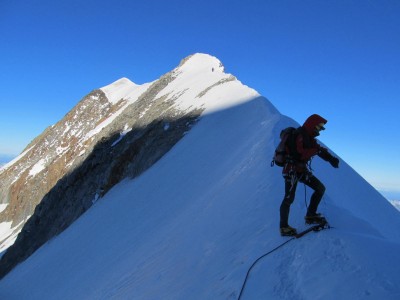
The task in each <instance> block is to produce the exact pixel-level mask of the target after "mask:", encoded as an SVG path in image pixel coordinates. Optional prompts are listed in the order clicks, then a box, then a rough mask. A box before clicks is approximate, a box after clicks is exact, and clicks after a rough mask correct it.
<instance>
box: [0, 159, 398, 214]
mask: <svg viewBox="0 0 400 300" xmlns="http://www.w3.org/2000/svg"><path fill="white" fill-rule="evenodd" d="M19 155H20V154H18V155H11V154H10V155H4V154H0V168H2V167H3V166H5V165H6V164H8V163H9V162H10V161H12V160H13V159H15V158H17V157H18V156H19ZM359 175H360V174H359ZM360 176H361V175H360ZM361 177H362V176H361ZM364 179H365V178H364ZM368 183H369V182H368ZM369 184H371V183H369ZM371 185H372V184H371ZM372 186H373V185H372ZM374 188H375V189H376V190H377V191H378V192H379V193H380V194H381V195H382V196H383V197H384V198H385V199H386V200H387V201H389V202H390V203H391V204H392V205H393V206H394V207H395V208H397V209H399V210H400V208H399V207H400V206H399V204H398V202H400V192H397V191H391V190H386V191H385V190H379V189H377V188H376V187H374ZM392 202H396V203H392Z"/></svg>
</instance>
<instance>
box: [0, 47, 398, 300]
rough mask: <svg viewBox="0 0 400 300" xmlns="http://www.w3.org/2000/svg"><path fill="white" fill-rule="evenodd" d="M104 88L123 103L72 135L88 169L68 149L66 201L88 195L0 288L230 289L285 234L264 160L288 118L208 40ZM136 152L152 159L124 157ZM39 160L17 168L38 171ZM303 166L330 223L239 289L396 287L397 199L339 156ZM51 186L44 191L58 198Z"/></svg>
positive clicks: (88, 294)
mask: <svg viewBox="0 0 400 300" xmlns="http://www.w3.org/2000/svg"><path fill="white" fill-rule="evenodd" d="M101 91H102V92H103V93H104V95H105V97H106V98H107V101H108V102H109V103H111V105H117V103H120V104H119V106H114V107H113V108H110V110H108V111H107V113H105V114H104V115H103V117H102V119H101V121H97V122H94V123H93V124H91V125H90V126H89V127H87V128H86V129H85V130H86V131H85V132H82V135H81V136H80V135H79V136H78V135H76V141H78V142H79V141H80V140H79V138H80V137H81V138H82V141H85V142H82V143H83V145H86V148H85V151H86V152H85V153H86V154H83V155H82V156H80V157H79V158H76V156H71V159H72V160H75V159H78V160H79V164H81V165H83V166H84V167H85V169H84V170H85V172H86V173H79V172H81V169H80V167H79V165H78V164H77V162H76V163H74V162H71V168H72V167H75V168H77V169H75V171H74V174H75V173H77V174H78V175H79V174H85V176H78V175H76V177H68V180H69V181H68V183H69V184H70V185H69V186H71V185H73V186H74V188H77V187H75V186H79V185H81V186H82V187H81V189H79V190H76V191H74V193H73V194H74V195H71V198H70V199H69V202H68V203H71V201H75V200H74V199H75V198H74V196H75V194H79V196H80V197H81V198H80V199H86V198H85V197H87V199H88V202H87V203H89V202H90V203H92V202H93V204H90V205H89V204H88V209H87V211H86V212H85V213H84V214H82V215H80V217H79V218H77V219H76V221H74V222H73V223H72V225H70V226H69V227H68V228H66V229H65V230H64V231H62V232H60V233H58V235H57V236H55V237H53V238H52V239H51V240H50V241H48V242H46V243H44V244H43V246H41V247H40V248H39V249H38V250H36V252H34V253H33V254H32V255H31V256H30V257H29V258H27V259H26V260H25V261H23V262H21V263H20V264H19V265H17V266H16V267H15V268H14V269H13V270H12V271H11V272H9V273H8V274H7V275H6V276H5V277H4V278H3V279H2V280H1V281H0V299H174V300H176V299H182V300H184V299H221V300H222V299H238V298H239V294H240V292H241V289H242V287H243V284H244V281H245V278H246V274H247V272H248V270H249V268H250V266H251V265H252V264H253V263H254V262H255V261H256V260H257V259H258V258H260V257H261V256H262V255H264V254H266V253H268V252H270V251H271V250H273V249H275V248H276V247H278V246H280V245H282V244H284V243H285V242H286V241H288V238H286V237H281V236H280V234H279V206H280V203H281V201H282V197H283V193H284V191H283V189H284V187H283V180H282V178H281V169H280V168H278V167H273V168H272V167H271V166H270V161H271V158H272V155H273V152H274V150H275V147H276V145H277V143H278V142H279V133H280V131H281V130H282V129H283V128H285V127H287V126H298V124H297V123H296V122H295V121H294V120H292V119H290V118H289V117H287V116H284V115H282V114H281V113H280V112H279V111H278V110H277V109H276V108H275V107H274V105H273V104H272V103H271V102H269V101H268V100H267V99H266V98H265V97H263V96H261V95H259V94H258V93H257V92H256V91H254V90H253V89H251V88H249V87H247V86H245V85H243V84H242V83H241V82H240V81H239V80H237V79H236V78H235V77H234V76H233V75H231V74H227V73H225V72H224V68H223V66H222V64H221V62H220V61H219V60H218V59H216V58H215V57H212V56H209V55H206V54H195V55H193V56H191V57H189V58H187V59H185V60H183V61H182V62H181V64H180V65H179V66H178V67H177V68H175V69H174V70H172V71H171V72H169V73H167V74H165V75H163V76H162V77H161V78H160V79H159V80H156V81H154V82H152V83H149V84H145V85H135V84H133V83H132V82H131V81H130V80H128V79H125V78H123V79H120V80H118V81H116V82H115V83H113V84H111V85H109V86H107V87H104V88H102V89H101ZM101 95H103V94H101V93H99V97H100V98H98V99H102V98H101V97H102V96H101ZM121 100H122V102H121ZM93 101H94V100H93ZM104 105H105V106H106V105H108V104H107V103H106V102H104ZM110 107H112V106H110ZM313 113H318V112H313V111H310V115H311V114H313ZM188 121H190V122H191V123H190V124H191V125H190V126H187V127H185V128H184V129H182V128H183V127H184V125H185V124H187V122H188ZM303 121H304V120H299V122H303ZM100 127H101V128H102V129H101V130H96V128H100ZM88 132H92V133H93V135H92V138H91V139H90V140H84V137H87V136H88V135H87V133H88ZM328 132H329V123H328V125H327V126H326V131H325V132H324V134H328ZM99 134H100V135H103V139H102V137H100V136H98V135H99ZM167 135H168V138H166V136H167ZM170 139H175V143H174V144H173V145H172V144H168V145H166V143H167V141H168V140H170ZM92 140H93V143H99V144H96V145H97V147H96V146H95V145H93V146H90V145H91V144H89V141H92ZM149 144H151V145H153V146H151V147H150V146H149V147H147V146H146V145H149ZM326 146H327V147H329V146H334V145H326ZM32 147H34V146H32ZM145 147H147V148H145ZM159 149H165V153H163V154H162V155H161V156H157V159H153V158H152V157H151V155H155V154H154V153H157V152H158V151H159ZM78 150H79V152H78ZM83 150H84V149H83V148H82V149H81V148H79V149H77V150H76V152H74V153H77V154H78V153H80V152H81V151H83ZM90 153H92V156H90ZM335 155H337V156H338V157H340V153H336V154H335ZM64 158H65V157H64ZM64 158H63V159H64ZM54 159H56V158H54ZM39 161H40V159H39V158H38V159H37V162H39ZM143 161H151V162H152V163H151V164H150V163H149V164H148V165H146V168H144V167H143V165H141V167H140V168H139V167H135V166H134V164H138V163H140V162H141V163H143ZM42 162H43V163H42V165H41V166H42V167H43V168H44V169H43V170H39V169H32V168H31V167H26V172H28V173H29V172H31V173H32V172H34V171H38V173H37V174H36V175H35V176H44V175H43V174H44V173H45V172H46V170H48V168H49V167H48V165H46V164H45V163H44V161H42ZM86 162H87V164H86ZM89 162H90V164H89ZM32 163H33V162H32ZM14 164H15V163H14ZM89 166H90V167H89ZM142 167H143V169H144V170H145V171H143V172H139V171H138V170H139V169H140V171H141V170H142ZM312 167H313V169H314V171H315V173H316V174H318V177H319V178H320V180H321V181H322V182H324V184H325V186H326V193H325V195H324V198H323V199H322V202H321V204H320V206H319V209H320V212H321V213H323V214H324V215H325V216H326V217H327V219H328V221H329V223H330V225H331V226H332V227H333V228H331V229H329V230H323V231H319V232H310V233H308V234H307V235H305V236H304V237H302V238H300V239H294V240H291V241H290V242H288V243H286V244H284V245H283V246H282V247H280V248H279V249H277V250H276V251H273V252H272V253H271V254H269V255H267V256H265V257H264V258H262V259H260V260H259V261H258V262H257V264H256V265H255V267H254V268H253V269H252V270H251V272H250V274H249V276H248V278H247V280H246V285H245V288H244V289H243V291H242V295H241V299H243V300H245V299H288V300H289V299H290V300H291V299H324V300H330V299H332V300H333V299H335V300H336V299H352V300H353V299H390V300H395V299H400V276H399V270H400V260H399V259H398V255H399V253H400V233H399V231H398V230H396V229H397V228H400V214H399V212H398V211H397V210H396V209H395V208H394V207H393V206H392V205H390V203H388V201H386V199H384V198H383V197H382V196H381V195H380V194H379V193H378V192H377V191H376V190H375V189H374V188H373V187H372V186H371V185H369V184H368V183H367V182H366V181H365V180H364V179H363V178H362V177H361V176H360V175H358V174H357V173H356V172H355V171H354V170H353V169H352V168H351V167H350V166H348V165H347V164H346V163H345V162H344V161H343V160H341V162H340V167H339V169H337V170H333V169H332V168H330V166H327V164H326V163H325V162H322V161H321V160H320V159H319V158H316V159H314V161H313V165H312ZM8 168H10V166H8ZM90 168H93V169H90ZM96 168H97V169H96ZM82 172H83V171H82ZM117 175H118V176H117ZM120 175H121V176H120ZM122 175H124V176H122ZM125 175H126V176H125ZM43 178H44V177H43ZM104 178H108V179H109V181H107V180H108V179H107V180H105V179H104ZM75 179H76V181H74V180H75ZM78 179H79V180H78ZM61 183H62V179H61ZM79 183H80V184H79ZM97 185H98V186H97ZM93 186H95V187H93ZM302 189H303V187H302V186H301V185H300V184H299V186H298V193H297V196H296V199H295V201H294V203H293V205H292V207H291V214H290V223H291V225H292V226H295V227H296V228H298V229H299V230H302V229H306V228H307V225H305V224H304V215H305V212H306V209H307V207H306V205H307V203H308V202H309V196H310V194H311V191H309V190H305V191H304V193H303V192H302ZM57 191H64V189H63V186H60V185H57ZM52 195H53V193H52V191H51V190H50V191H49V196H45V197H44V199H45V201H44V203H53V202H51V201H52V199H54V201H56V202H54V203H60V202H62V201H64V200H62V199H61V198H57V197H61V196H60V195H63V193H61V194H60V193H58V194H57V196H56V195H55V193H54V196H52ZM93 199H95V201H93ZM76 201H77V200H76ZM85 203H86V202H85ZM57 205H61V204H57ZM41 207H42V209H43V210H44V211H46V212H48V213H49V214H51V210H50V209H51V208H50V207H53V206H51V205H50V204H49V205H48V206H46V205H45V204H42V206H41ZM67 207H68V209H67ZM6 211H7V209H6V210H4V211H3V212H6ZM66 211H70V208H69V206H65V207H62V209H61V210H59V211H58V214H63V213H66ZM35 213H36V212H35ZM51 215H52V214H51ZM0 216H1V215H0ZM41 216H42V217H43V218H44V217H45V216H46V214H44V213H43V214H42V215H41ZM52 216H53V215H52ZM32 218H33V220H38V219H37V217H36V216H33V217H32ZM35 218H36V219H35ZM41 222H42V221H41ZM33 223H34V222H33V221H32V222H27V226H32V227H29V228H32V230H34V229H35V228H41V227H40V225H37V226H39V227H34V224H33ZM39 223H40V222H39ZM49 224H53V223H49ZM60 227H62V226H60ZM44 229H45V228H44ZM44 229H43V230H44ZM41 230H42V228H41ZM22 232H23V233H24V236H25V238H28V237H29V234H30V235H32V234H34V233H33V232H30V233H29V234H27V233H26V232H25V231H24V230H22ZM21 240H22V239H21ZM17 242H18V240H17ZM4 257H5V256H4Z"/></svg>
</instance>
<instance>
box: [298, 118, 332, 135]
mask: <svg viewBox="0 0 400 300" xmlns="http://www.w3.org/2000/svg"><path fill="white" fill-rule="evenodd" d="M327 122H328V121H327V120H326V119H324V118H323V117H321V116H320V115H317V114H313V115H311V116H309V117H308V118H307V120H306V121H305V122H304V124H303V128H304V129H305V130H306V131H307V133H308V134H309V135H310V136H312V137H316V136H318V135H319V132H318V130H316V129H315V127H316V126H317V125H318V124H320V123H324V124H326V123H327Z"/></svg>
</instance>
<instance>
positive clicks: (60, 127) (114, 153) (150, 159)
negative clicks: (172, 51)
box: [0, 57, 235, 277]
mask: <svg viewBox="0 0 400 300" xmlns="http://www.w3.org/2000/svg"><path fill="white" fill-rule="evenodd" d="M190 58H191V57H189V58H187V59H185V60H183V61H182V62H181V64H180V65H179V67H177V68H176V69H174V70H173V71H171V72H169V73H167V74H165V75H164V76H162V77H161V78H160V79H159V80H157V81H155V82H153V83H152V84H147V85H143V86H136V85H134V84H133V83H131V82H130V81H129V80H127V79H123V80H120V81H118V82H116V83H114V85H110V86H108V87H106V88H103V89H99V90H94V91H93V92H91V93H90V94H89V95H87V96H86V97H84V98H83V99H82V100H81V101H80V102H79V103H78V105H77V106H76V107H75V108H74V109H72V110H71V111H70V112H69V113H68V114H67V115H66V116H65V117H64V118H63V119H62V120H61V121H60V122H58V123H57V124H55V125H53V126H51V127H49V128H47V129H46V130H45V131H44V132H43V133H42V134H41V135H40V136H38V137H37V138H36V139H35V140H34V141H32V142H31V143H30V144H29V145H28V147H27V148H26V150H25V151H24V153H23V154H21V155H20V156H19V158H18V159H17V161H16V162H14V163H13V164H11V165H9V166H8V167H6V168H3V169H2V170H1V172H0V182H1V186H0V197H1V198H0V199H1V202H3V203H9V204H8V206H7V208H6V209H5V210H4V211H3V212H2V213H1V214H0V221H1V222H3V221H8V222H13V225H16V224H20V225H19V226H21V227H22V226H23V228H22V230H21V232H20V234H19V235H18V238H17V239H16V241H15V243H14V244H13V245H12V246H11V247H10V248H8V250H7V252H6V253H5V254H4V255H3V257H2V259H1V261H0V276H1V277H2V276H4V275H5V274H7V272H9V271H10V270H11V269H12V268H13V267H14V266H15V265H17V264H18V263H19V262H21V261H23V260H24V259H26V258H27V257H29V256H30V255H31V254H32V253H33V252H34V251H35V250H36V249H38V248H39V247H40V246H41V245H43V244H44V243H45V242H47V241H48V240H49V239H51V238H52V237H54V236H56V235H58V234H59V233H61V232H62V231H63V230H64V229H66V228H67V227H68V226H69V225H70V224H72V223H73V222H74V221H75V220H76V219H77V218H79V216H80V215H82V214H83V213H84V212H85V211H86V210H88V209H89V208H90V207H91V206H92V205H93V203H95V202H96V201H97V200H98V199H99V198H101V197H102V195H104V194H105V193H107V192H108V191H109V190H110V189H111V188H112V187H113V186H114V185H115V184H117V183H119V182H120V181H121V180H123V179H125V178H134V177H136V176H139V175H140V174H142V173H143V172H144V171H145V170H147V169H148V168H150V167H151V166H152V165H153V164H154V163H155V162H157V161H158V160H159V159H160V158H161V157H162V156H163V155H164V154H165V153H167V152H168V151H169V150H170V149H171V147H173V146H174V145H175V144H176V143H177V142H178V141H179V140H180V139H181V138H182V137H183V136H184V135H185V133H186V132H187V131H188V130H190V128H191V127H192V126H193V125H194V124H195V123H196V121H197V120H198V118H199V116H200V115H201V113H202V111H203V106H202V105H201V101H199V99H197V100H195V99H192V100H193V102H194V103H196V104H193V105H189V106H188V107H186V108H184V109H182V107H179V105H177V103H179V101H181V98H183V97H186V98H187V95H185V93H186V92H187V91H188V90H190V88H191V87H190V86H185V85H183V86H180V85H178V86H179V88H177V89H174V90H170V89H167V87H168V88H170V85H171V84H172V83H173V82H174V80H177V78H179V76H180V74H181V73H182V72H183V71H182V70H181V67H182V66H184V67H185V66H186V65H185V64H186V63H187V62H188V61H190ZM201 59H204V58H203V57H202V58H201ZM213 63H214V64H215V60H213ZM192 65H196V64H193V62H192ZM192 65H189V67H190V68H192ZM218 67H219V68H222V66H221V65H217V66H216V68H218ZM190 68H189V69H190ZM211 69H212V70H211ZM186 72H187V70H186ZM190 72H193V71H192V70H191V69H190ZM209 72H214V67H213V68H211V67H210V68H209ZM221 74H222V75H221V76H219V77H218V76H217V77H215V80H214V81H210V80H209V78H207V80H208V81H207V82H209V83H207V84H205V85H204V86H203V85H201V84H200V85H199V86H197V88H198V90H197V91H194V92H193V96H190V97H193V98H201V97H203V96H204V95H205V94H206V93H208V92H209V91H210V90H211V89H213V88H215V87H216V86H218V85H221V84H224V83H226V82H229V81H232V80H235V78H234V77H233V76H229V75H227V74H224V73H221ZM189 75H190V74H189ZM214 75H215V74H214ZM205 76H207V74H205ZM205 82H206V81H205ZM110 93H111V94H110ZM120 95H122V96H121V97H120ZM196 95H197V96H196ZM119 97H120V98H119ZM190 97H189V98H190ZM189 100H190V99H189ZM185 101H188V99H185ZM133 197H134V195H133Z"/></svg>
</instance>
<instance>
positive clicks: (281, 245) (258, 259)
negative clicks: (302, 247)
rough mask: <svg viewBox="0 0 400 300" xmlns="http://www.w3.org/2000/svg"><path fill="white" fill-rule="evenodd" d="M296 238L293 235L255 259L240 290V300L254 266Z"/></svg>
mask: <svg viewBox="0 0 400 300" xmlns="http://www.w3.org/2000/svg"><path fill="white" fill-rule="evenodd" d="M294 239H296V238H295V237H292V238H291V239H289V240H287V241H286V242H284V243H282V244H280V245H279V246H278V247H276V248H274V249H272V250H271V251H269V252H268V253H265V254H263V255H261V256H260V257H259V258H257V259H256V260H255V261H254V263H253V264H252V265H251V266H250V268H249V270H248V271H247V274H246V278H245V279H244V282H243V286H242V289H241V290H240V294H239V298H238V300H240V298H241V297H242V294H243V291H244V288H245V287H246V283H247V279H248V277H249V275H250V272H251V269H253V267H254V266H255V265H256V264H257V263H258V262H259V261H260V260H261V259H263V258H264V257H266V256H267V255H269V254H271V253H272V252H274V251H276V250H278V249H279V248H281V247H283V246H284V245H286V244H287V243H289V242H290V241H293V240H294Z"/></svg>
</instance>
